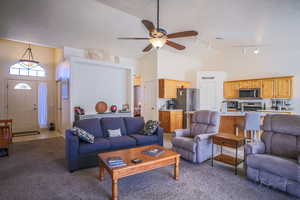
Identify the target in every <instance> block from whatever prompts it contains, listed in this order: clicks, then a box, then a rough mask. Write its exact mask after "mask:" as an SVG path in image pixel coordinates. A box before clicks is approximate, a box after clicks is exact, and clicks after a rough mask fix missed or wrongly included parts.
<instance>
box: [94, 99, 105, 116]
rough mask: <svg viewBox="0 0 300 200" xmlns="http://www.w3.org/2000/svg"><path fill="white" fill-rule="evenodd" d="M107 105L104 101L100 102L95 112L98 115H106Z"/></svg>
mask: <svg viewBox="0 0 300 200" xmlns="http://www.w3.org/2000/svg"><path fill="white" fill-rule="evenodd" d="M107 108H108V106H107V104H106V103H105V102H104V101H99V102H98V103H97V104H96V106H95V110H96V112H97V113H104V112H106V111H107Z"/></svg>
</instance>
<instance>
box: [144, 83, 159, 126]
mask: <svg viewBox="0 0 300 200" xmlns="http://www.w3.org/2000/svg"><path fill="white" fill-rule="evenodd" d="M157 82H158V81H157V80H153V81H146V82H144V83H143V86H144V89H143V92H144V95H143V96H144V103H143V104H144V106H142V116H143V117H144V119H145V121H148V120H157V119H158V112H157V98H158V95H157V88H158V84H157Z"/></svg>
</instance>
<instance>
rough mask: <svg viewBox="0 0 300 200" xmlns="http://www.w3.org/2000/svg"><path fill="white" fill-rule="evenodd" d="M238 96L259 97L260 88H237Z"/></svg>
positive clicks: (246, 97)
mask: <svg viewBox="0 0 300 200" xmlns="http://www.w3.org/2000/svg"><path fill="white" fill-rule="evenodd" d="M239 97H240V98H244V99H259V98H261V96H260V88H251V89H239Z"/></svg>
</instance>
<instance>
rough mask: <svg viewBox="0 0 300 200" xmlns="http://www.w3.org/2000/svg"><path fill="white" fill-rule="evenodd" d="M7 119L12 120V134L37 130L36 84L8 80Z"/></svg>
mask: <svg viewBox="0 0 300 200" xmlns="http://www.w3.org/2000/svg"><path fill="white" fill-rule="evenodd" d="M7 105H8V118H9V119H12V120H13V132H14V133H18V132H29V131H37V130H38V105H37V83H36V82H35V81H22V80H8V87H7Z"/></svg>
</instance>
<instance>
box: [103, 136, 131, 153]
mask: <svg viewBox="0 0 300 200" xmlns="http://www.w3.org/2000/svg"><path fill="white" fill-rule="evenodd" d="M108 140H109V142H110V145H111V149H112V150H116V149H125V148H131V147H135V146H136V140H135V139H134V138H132V137H129V136H121V137H113V138H108Z"/></svg>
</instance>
